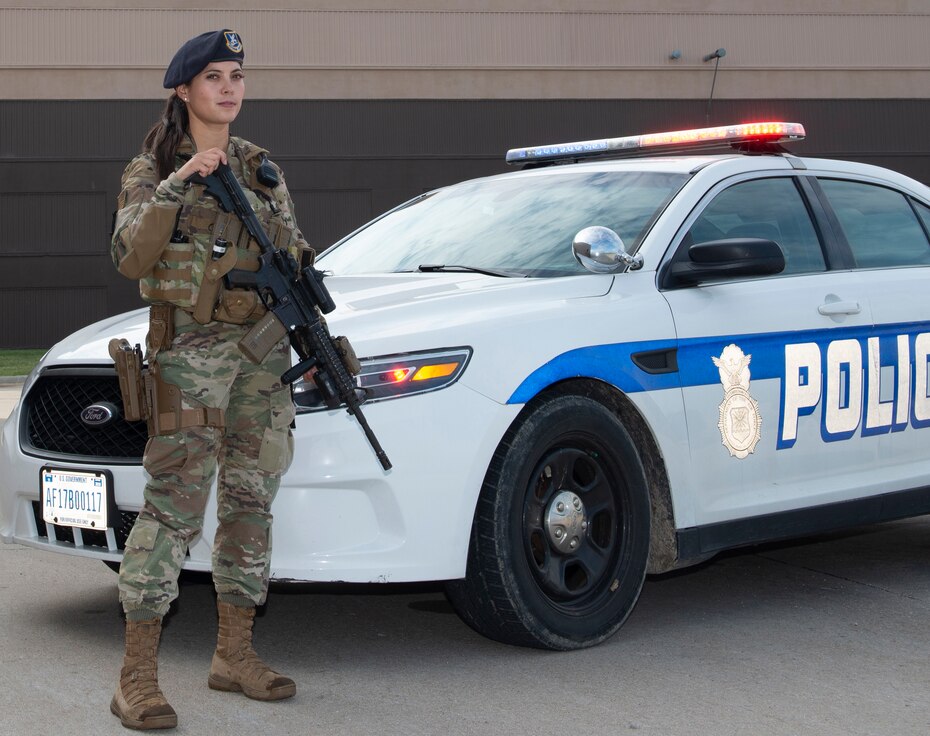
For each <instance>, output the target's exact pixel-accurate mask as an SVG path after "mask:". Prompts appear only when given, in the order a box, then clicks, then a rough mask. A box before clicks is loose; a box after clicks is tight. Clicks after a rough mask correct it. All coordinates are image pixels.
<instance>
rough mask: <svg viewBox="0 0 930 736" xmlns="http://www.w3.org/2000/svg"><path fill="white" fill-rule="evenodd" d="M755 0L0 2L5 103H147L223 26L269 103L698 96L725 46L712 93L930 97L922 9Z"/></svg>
mask: <svg viewBox="0 0 930 736" xmlns="http://www.w3.org/2000/svg"><path fill="white" fill-rule="evenodd" d="M709 5H712V4H709ZM760 5H762V4H761V3H757V4H755V7H753V6H752V5H750V7H748V8H746V9H733V10H732V11H724V10H719V9H706V10H699V11H680V10H679V11H674V12H672V11H643V10H638V11H624V10H622V9H618V10H616V11H607V10H595V11H588V12H584V11H577V12H573V11H536V10H520V11H511V10H496V9H486V10H418V9H412V10H402V9H345V10H327V9H283V10H275V9H229V10H206V9H190V8H178V9H171V10H167V9H157V8H156V9H147V10H143V9H116V8H110V9H106V8H104V9H101V8H75V7H71V8H32V7H29V8H26V7H21V8H15V7H14V8H0V96H2V97H5V98H7V99H15V98H35V97H39V98H56V97H57V98H68V97H71V98H92V97H100V96H102V95H101V89H106V88H107V85H109V88H110V89H112V90H113V93H112V96H113V97H127V96H132V97H138V96H139V95H140V94H141V95H142V96H144V97H153V98H157V97H160V96H162V94H163V93H162V90H161V87H160V84H159V80H160V79H161V74H162V72H163V70H164V68H165V66H166V65H167V63H168V61H169V59H170V58H171V55H172V54H173V52H174V50H175V49H177V48H178V46H179V45H180V44H181V43H182V42H183V41H185V40H187V38H189V37H190V36H191V35H192V34H193V33H194V32H196V31H202V30H208V29H214V28H220V27H224V26H226V27H230V26H231V27H233V28H236V29H237V30H239V31H240V32H241V33H242V35H243V38H244V39H245V44H246V60H247V67H248V69H249V72H250V74H251V73H253V72H254V73H255V81H256V82H258V84H257V85H256V86H255V88H254V89H255V91H254V93H253V95H258V96H262V97H265V98H275V97H280V98H295V97H297V98H300V97H307V98H312V97H325V98H336V97H342V98H346V97H349V98H356V97H358V98H378V97H387V96H390V97H401V98H426V99H435V98H443V97H448V98H520V97H527V98H532V97H545V98H573V97H603V98H609V97H627V98H635V97H640V96H645V95H646V94H648V96H650V97H665V96H668V97H701V96H704V95H705V94H706V93H707V89H708V86H709V84H705V83H704V81H705V80H704V78H705V77H706V76H707V75H708V73H710V72H711V69H712V67H713V66H714V64H708V63H706V62H704V61H703V57H704V56H705V55H706V54H708V53H709V52H712V51H713V50H715V49H717V48H721V47H722V48H726V50H727V55H726V57H724V59H723V60H722V61H721V62H720V67H721V69H722V70H723V74H724V76H725V79H721V85H720V87H719V89H718V91H717V95H718V96H719V97H730V98H745V97H756V96H758V97H778V96H786V95H787V96H792V97H811V98H816V97H886V96H905V95H904V94H903V93H902V90H903V89H904V88H905V87H904V85H905V84H906V85H907V87H909V88H910V92H908V93H907V94H908V95H914V96H917V97H930V46H928V45H927V44H926V43H925V39H926V38H927V37H928V36H930V8H926V7H923V9H922V11H911V12H903V11H901V10H898V12H878V11H876V10H873V11H872V12H850V11H845V12H844V11H839V10H833V11H832V12H788V11H786V10H784V9H782V8H771V7H759V6H760ZM898 7H905V8H906V5H904V4H898ZM672 51H678V52H680V55H679V57H678V58H676V59H672V58H671V52H672ZM13 72H16V74H14V73H13ZM859 72H863V73H864V74H859ZM24 73H25V74H24ZM590 74H594V75H597V83H595V84H592V83H591V78H590V77H589V76H588V75H590ZM902 74H903V75H905V76H904V77H903V78H902V77H901V76H900V75H902ZM707 82H708V83H709V79H708V80H707ZM724 82H725V83H724ZM66 90H70V94H69V93H68V92H67V91H66ZM644 90H650V91H649V92H646V93H645V94H644Z"/></svg>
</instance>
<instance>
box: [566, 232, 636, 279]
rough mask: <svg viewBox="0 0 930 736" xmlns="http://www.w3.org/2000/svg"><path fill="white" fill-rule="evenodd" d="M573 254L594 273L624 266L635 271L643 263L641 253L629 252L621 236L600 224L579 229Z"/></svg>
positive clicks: (574, 242) (614, 269)
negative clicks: (631, 253) (632, 253)
mask: <svg viewBox="0 0 930 736" xmlns="http://www.w3.org/2000/svg"><path fill="white" fill-rule="evenodd" d="M572 255H573V256H575V260H576V261H578V263H580V264H581V265H582V266H584V267H585V268H586V269H587V270H588V271H591V272H592V273H616V272H617V271H620V270H621V269H623V268H629V269H630V270H631V271H635V270H636V269H638V268H641V267H642V265H643V257H642V256H641V255H639V254H638V253H637V254H636V255H630V254H629V253H627V252H626V246H624V244H623V240H621V239H620V236H619V235H617V233H615V232H614V231H613V230H611V229H610V228H609V227H601V226H600V225H592V226H591V227H586V228H585V229H584V230H579V231H578V234H577V235H575V238H574V240H572Z"/></svg>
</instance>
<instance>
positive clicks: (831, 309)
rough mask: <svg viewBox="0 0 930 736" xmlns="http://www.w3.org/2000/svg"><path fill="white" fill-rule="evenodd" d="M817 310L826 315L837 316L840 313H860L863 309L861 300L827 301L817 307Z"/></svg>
mask: <svg viewBox="0 0 930 736" xmlns="http://www.w3.org/2000/svg"><path fill="white" fill-rule="evenodd" d="M817 311H818V312H820V313H821V314H822V315H824V316H825V317H835V316H836V315H838V314H859V312H860V311H862V309H861V307H860V306H859V302H827V303H826V304H821V305H820V306H819V307H817Z"/></svg>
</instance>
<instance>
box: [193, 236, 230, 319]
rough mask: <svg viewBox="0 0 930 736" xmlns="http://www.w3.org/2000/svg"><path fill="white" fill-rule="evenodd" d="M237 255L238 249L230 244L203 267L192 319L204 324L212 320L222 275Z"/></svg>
mask: <svg viewBox="0 0 930 736" xmlns="http://www.w3.org/2000/svg"><path fill="white" fill-rule="evenodd" d="M237 257H238V250H237V249H236V247H235V246H234V245H232V244H230V245H229V246H228V247H227V248H226V252H225V253H224V254H223V255H222V256H220V257H219V258H217V259H215V260H211V261H210V262H209V263H207V265H206V267H205V268H204V271H203V282H202V283H201V284H200V293H198V294H197V303H196V304H195V305H194V312H193V316H194V319H195V320H196V321H197V322H199V323H200V324H202V325H205V324H206V323H207V322H210V321H212V320H213V318H214V316H213V311H214V309H216V305H217V302H218V301H219V297H220V292H221V291H222V290H223V277H224V276H225V275H226V274H228V273H229V272H230V271H232V270H233V269H234V268H235V267H236V260H237Z"/></svg>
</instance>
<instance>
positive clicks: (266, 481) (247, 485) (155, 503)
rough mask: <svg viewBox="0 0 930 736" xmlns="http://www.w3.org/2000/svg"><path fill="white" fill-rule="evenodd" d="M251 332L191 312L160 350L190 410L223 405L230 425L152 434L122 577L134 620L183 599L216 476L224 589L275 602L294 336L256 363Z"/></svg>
mask: <svg viewBox="0 0 930 736" xmlns="http://www.w3.org/2000/svg"><path fill="white" fill-rule="evenodd" d="M176 311H177V310H176ZM247 331H248V327H246V326H240V325H230V324H223V323H220V322H211V323H209V324H208V325H198V324H196V323H193V322H192V321H191V320H190V318H189V317H186V315H183V313H182V314H181V319H179V324H178V325H177V326H176V335H175V338H174V342H173V343H172V345H171V349H170V350H165V351H161V352H159V353H158V355H157V358H156V360H157V362H158V366H159V368H160V369H161V375H162V378H163V379H164V381H166V382H167V383H172V384H174V385H176V386H178V388H179V389H180V390H181V395H182V402H183V408H185V409H188V408H200V407H214V408H222V409H224V410H225V411H226V428H225V430H223V429H216V428H213V427H191V428H188V429H182V430H180V431H178V432H175V433H174V434H169V435H162V436H156V437H150V438H149V441H148V444H147V445H146V448H145V455H144V457H143V465H144V467H145V469H146V471H147V472H148V473H149V475H150V476H151V477H150V480H149V481H148V483H147V484H146V486H145V504H144V506H143V508H142V511H141V512H140V513H139V516H138V518H137V520H136V523H135V525H134V526H133V528H132V531H131V532H130V534H129V538H128V539H127V540H126V549H125V552H124V555H123V563H122V566H121V567H120V576H119V592H120V601H121V602H122V604H123V609H124V610H125V611H126V614H127V616H129V617H130V618H150V617H152V616H153V615H154V616H159V617H161V616H164V615H165V613H167V611H168V607H169V605H170V604H171V601H173V600H174V599H175V598H176V597H177V594H178V585H177V579H178V574H179V572H180V567H181V563H182V561H183V560H184V557H185V554H186V553H187V548H188V545H189V544H190V542H191V541H192V539H193V538H194V537H195V536H196V535H197V534H198V533H200V531H201V529H202V527H203V518H204V511H205V508H206V504H207V501H208V499H209V495H210V490H211V488H212V486H213V481H214V479H215V480H216V488H217V517H218V527H217V531H216V536H215V538H214V542H213V581H214V585H215V587H216V591H217V594H218V595H220V596H223V597H224V598H226V599H227V600H229V601H230V602H239V604H240V605H243V604H244V605H248V604H249V603H251V604H254V605H260V604H261V603H263V602H264V600H265V597H266V595H267V592H268V563H269V558H270V556H271V522H272V515H271V503H272V501H273V500H274V497H275V494H276V493H277V491H278V485H279V484H280V480H281V474H282V473H284V471H285V470H287V467H288V465H290V462H291V458H292V456H293V439H292V437H291V432H290V424H291V420H292V419H293V418H294V405H293V402H292V400H291V393H290V389H289V388H288V387H286V386H283V385H282V384H281V381H280V376H281V374H282V373H283V372H284V371H285V370H286V369H287V367H288V366H289V361H290V349H289V347H288V346H287V344H286V342H282V343H281V344H280V345H278V346H277V347H276V348H275V349H274V350H273V351H272V352H271V353H270V354H269V355H268V356H267V357H266V358H265V360H264V362H263V363H262V364H261V365H255V364H253V363H251V362H250V361H249V360H248V359H247V358H245V357H244V356H242V355H241V353H240V352H239V349H238V347H237V343H238V341H239V339H240V338H241V337H242V336H243V335H244V334H245V333H246V332H247ZM217 469H219V473H218V474H217Z"/></svg>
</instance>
